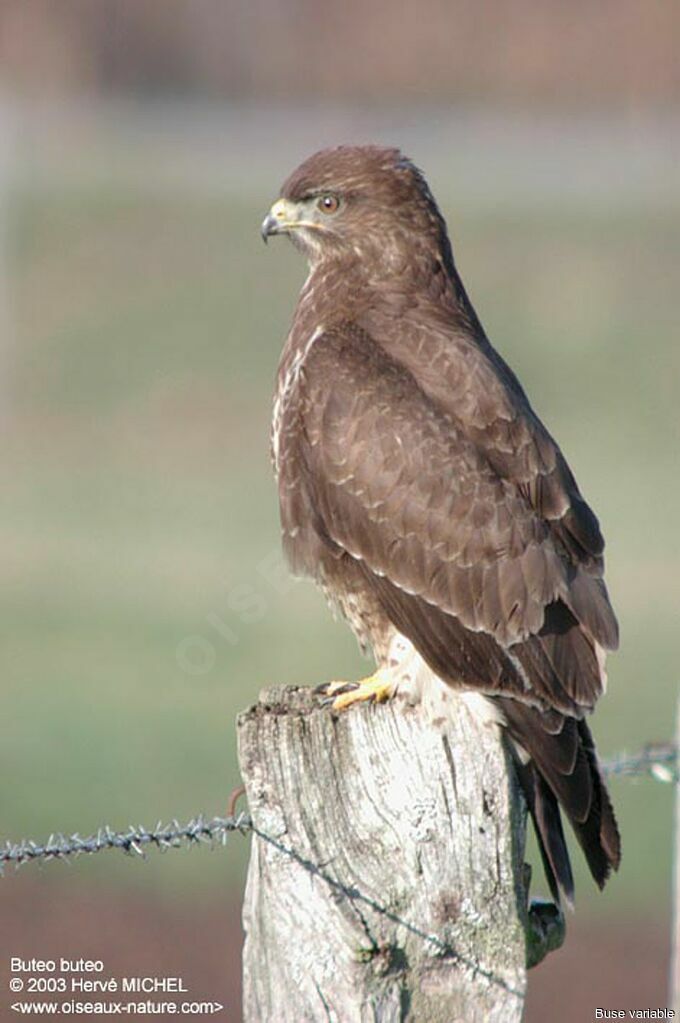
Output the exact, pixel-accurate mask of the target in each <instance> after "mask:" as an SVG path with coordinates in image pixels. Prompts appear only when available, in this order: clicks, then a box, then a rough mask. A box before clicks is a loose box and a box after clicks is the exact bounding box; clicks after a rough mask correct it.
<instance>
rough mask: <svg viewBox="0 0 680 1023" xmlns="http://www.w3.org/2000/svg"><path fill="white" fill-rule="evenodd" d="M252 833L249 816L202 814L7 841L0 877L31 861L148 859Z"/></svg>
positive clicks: (0, 853)
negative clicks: (151, 853) (149, 825)
mask: <svg viewBox="0 0 680 1023" xmlns="http://www.w3.org/2000/svg"><path fill="white" fill-rule="evenodd" d="M251 830H252V823H251V820H250V817H249V816H248V814H247V813H240V814H237V815H234V816H231V817H211V818H210V819H207V818H205V817H204V816H203V815H202V814H199V816H198V817H192V819H191V820H190V821H187V823H186V824H180V823H179V821H177V820H173V821H172V822H171V823H170V824H167V825H166V824H162V823H161V822H160V821H159V822H158V824H157V825H156V827H155V828H153V829H152V830H151V831H149V830H147V829H146V828H145V827H144V826H143V825H140V826H138V827H132V826H130V827H129V828H128V829H127V830H126V831H113V830H112V828H110V827H109V825H108V824H107V825H105V826H104V827H101V828H99V830H98V831H97V832H96V834H94V835H90V836H89V837H87V838H83V837H82V836H81V835H80V834H79V833H78V832H74V833H73V834H72V835H68V836H66V835H63V834H61V833H59V834H56V835H54V834H52V835H50V837H49V838H48V839H47V841H46V842H44V843H43V844H41V843H39V842H34V841H32V840H30V839H25V840H24V841H22V842H17V843H12V842H6V843H5V845H4V846H2V847H0V874H2V872H3V870H4V867H5V866H7V865H8V864H13V865H14V866H15V867H17V868H18V867H21V866H22V865H23V864H24V863H29V862H30V861H32V860H43V861H45V860H66V859H68V858H69V857H72V858H74V859H75V858H76V857H78V856H81V855H82V854H87V855H88V856H89V855H92V854H94V853H98V852H102V850H103V849H120V850H122V852H125V853H128V854H129V855H137V856H140V857H142V858H143V857H145V856H146V849H147V848H148V847H149V846H152V847H155V848H156V849H158V850H159V851H161V852H165V850H166V849H178V848H179V847H180V846H182V844H187V845H197V844H199V843H201V844H203V843H206V842H207V843H215V842H216V841H219V842H220V844H222V845H225V844H226V841H227V837H228V835H229V833H230V832H232V831H239V832H240V833H241V834H245V833H246V832H247V831H251Z"/></svg>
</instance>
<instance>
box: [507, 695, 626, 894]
mask: <svg viewBox="0 0 680 1023" xmlns="http://www.w3.org/2000/svg"><path fill="white" fill-rule="evenodd" d="M499 702H501V703H502V704H503V708H502V709H503V714H504V716H505V719H506V721H507V728H508V732H509V734H510V736H511V737H512V738H513V740H514V741H515V743H517V744H518V745H519V747H520V748H521V749H522V750H525V751H526V753H527V754H528V756H529V757H530V760H529V761H528V762H527V763H524V764H520V765H519V768H518V770H519V776H520V780H521V783H522V787H523V789H524V792H525V796H526V799H527V805H528V807H529V811H530V813H531V816H532V819H533V821H534V824H535V827H536V833H537V836H538V841H539V846H540V849H541V856H542V858H543V863H544V866H545V868H546V875H547V878H548V883H549V885H550V888H551V891H552V894H553V897H556V896H557V894H558V892H557V889H558V888H559V889H561V891H562V892H563V893H564V896H565V898H566V899H567V901H568V902H569V903H570V904H571V903H572V902H573V897H574V882H573V876H572V872H571V866H570V863H569V854H568V851H567V846H566V841H565V838H564V832H563V830H562V824H561V820H560V807H561V808H562V809H563V810H564V812H565V813H566V815H567V817H568V819H569V822H570V824H571V826H572V828H573V830H574V833H575V835H576V838H577V839H578V842H579V845H580V846H581V848H582V849H583V853H584V855H585V858H586V861H587V863H588V866H589V868H590V872H591V874H592V876H593V878H594V880H595V882H596V883H597V884H598V886H599V887H600V888H602V887H604V884H605V882H606V880H607V878H608V877H609V875H610V873H611V871H612V869H614V870H616V869H618V866H619V863H620V860H621V840H620V836H619V830H618V826H617V823H616V817H615V816H614V810H613V807H612V804H611V801H610V799H609V794H608V792H607V789H606V786H605V783H604V779H603V777H602V773H601V771H600V767H599V764H598V761H597V754H596V752H595V745H594V743H593V738H592V735H591V733H590V729H589V728H588V726H587V724H586V723H585V721H582V720H576V719H574V718H569V717H564V718H563V719H562V727H561V728H560V730H559V731H556V730H555V715H554V712H553V713H551V714H550V715H549V716H548V717H546V716H545V715H543V714H542V713H541V712H540V711H538V710H535V709H534V708H531V707H527V706H526V705H524V704H521V703H519V702H518V701H516V700H508V699H502V700H501V701H499ZM544 718H545V720H544Z"/></svg>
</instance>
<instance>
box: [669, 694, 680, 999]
mask: <svg viewBox="0 0 680 1023" xmlns="http://www.w3.org/2000/svg"><path fill="white" fill-rule="evenodd" d="M675 749H676V751H677V750H680V695H679V696H678V701H677V704H676V710H675ZM677 757H678V753H677V752H676V761H675V834H674V842H673V846H674V848H673V875H674V876H673V909H672V916H671V919H672V921H673V933H672V935H671V970H670V998H669V1000H668V1004H669V1006H670V1008H672V1009H674V1010H675V1014H676V1016H677V1017H680V762H679V761H678V759H677Z"/></svg>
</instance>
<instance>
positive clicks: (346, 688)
mask: <svg viewBox="0 0 680 1023" xmlns="http://www.w3.org/2000/svg"><path fill="white" fill-rule="evenodd" d="M358 685H359V683H358V682H322V683H321V685H320V686H317V687H316V689H315V690H314V692H315V693H319V694H320V695H321V696H337V695H338V693H349V692H350V691H351V690H352V689H356V688H357V686H358Z"/></svg>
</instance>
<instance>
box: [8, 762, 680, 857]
mask: <svg viewBox="0 0 680 1023" xmlns="http://www.w3.org/2000/svg"><path fill="white" fill-rule="evenodd" d="M602 770H603V772H604V774H605V775H606V776H608V777H617V776H618V777H625V778H633V777H644V776H649V777H651V778H654V779H656V780H657V781H661V782H665V783H672V782H680V750H679V748H678V746H676V745H675V744H674V743H650V744H649V745H647V746H645V747H643V749H642V750H640V751H639V752H638V753H635V754H627V753H620V754H618V755H617V756H615V757H611V758H610V759H608V760H605V761H604V762H603V764H602ZM234 831H238V832H239V833H240V834H242V835H245V834H247V833H249V832H256V833H257V834H259V835H261V833H260V832H259V831H258V830H257V829H256V828H255V826H254V825H253V822H252V820H251V818H250V816H249V814H247V813H239V814H236V813H234V814H230V815H228V816H226V817H209V818H207V817H204V816H203V815H199V816H197V817H192V818H191V820H189V821H187V823H186V824H180V823H179V822H178V821H177V820H173V821H172V822H171V823H170V824H162V823H160V822H159V823H158V824H157V825H156V827H155V828H151V829H147V828H145V827H143V826H142V825H139V826H136V827H135V826H130V827H129V828H127V829H126V830H125V831H114V830H113V829H112V828H110V827H109V826H108V825H106V826H105V827H102V828H100V829H99V830H98V831H97V832H95V833H94V834H92V835H89V836H87V837H86V838H83V837H81V835H79V834H78V832H75V833H74V834H72V835H63V834H61V833H59V834H53V835H50V837H49V838H48V839H47V841H46V842H43V843H39V842H34V841H32V840H30V839H24V840H23V841H21V842H15V843H12V842H6V843H5V844H4V845H3V846H0V875H2V874H3V873H4V868H5V867H7V866H11V865H13V866H15V867H17V868H18V867H21V866H22V865H23V864H25V863H29V862H31V861H35V860H39V861H47V860H69V859H75V858H77V857H78V856H81V855H88V856H89V855H93V854H94V853H98V852H102V851H103V850H104V849H119V850H121V851H122V852H125V853H128V854H129V855H137V856H141V857H144V856H146V850H147V849H148V848H155V849H158V851H159V852H165V851H167V850H168V849H178V848H180V847H182V846H185V845H188V846H191V845H199V844H206V843H207V844H208V845H215V844H216V843H219V844H221V845H226V843H227V839H228V837H229V835H230V834H231V833H233V832H234ZM261 837H263V838H266V837H267V836H266V835H261Z"/></svg>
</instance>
